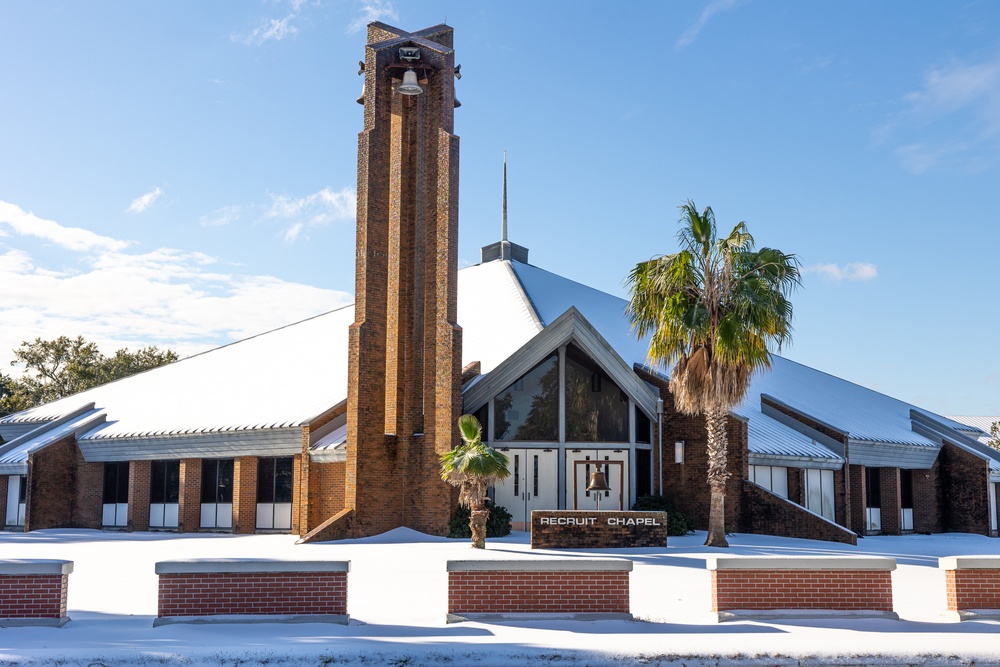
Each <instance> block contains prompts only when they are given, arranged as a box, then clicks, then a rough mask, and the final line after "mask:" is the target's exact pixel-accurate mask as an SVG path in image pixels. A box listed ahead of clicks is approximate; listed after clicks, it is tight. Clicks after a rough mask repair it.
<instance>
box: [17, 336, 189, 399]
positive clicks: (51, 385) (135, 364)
mask: <svg viewBox="0 0 1000 667" xmlns="http://www.w3.org/2000/svg"><path fill="white" fill-rule="evenodd" d="M177 359H178V356H177V353H176V352H174V351H173V350H160V349H159V348H157V347H155V346H150V347H144V348H141V349H139V350H136V351H131V350H129V349H127V348H122V349H120V350H118V351H116V352H115V353H114V355H113V356H110V357H106V356H104V355H103V354H101V351H100V350H99V349H98V347H97V344H96V343H92V342H89V341H87V340H85V339H84V338H83V337H82V336H77V337H76V338H69V337H67V336H60V337H58V338H55V339H53V340H43V339H41V338H36V339H35V340H34V342H30V343H29V342H28V341H25V342H23V343H21V345H20V347H18V348H17V349H16V350H14V361H12V362H11V365H12V366H16V365H18V364H20V365H23V366H24V375H23V376H22V377H20V378H14V377H11V376H8V375H3V374H2V373H0V416H3V415H7V414H11V413H14V412H19V411H21V410H26V409H27V408H30V407H34V406H36V405H42V404H44V403H49V402H51V401H55V400H57V399H60V398H63V397H65V396H71V395H73V394H77V393H79V392H81V391H84V390H85V389H90V388H91V387H96V386H97V385H100V384H104V383H106V382H112V381H114V380H119V379H121V378H123V377H128V376H129V375H134V374H135V373H139V372H142V371H145V370H149V369H151V368H156V367H157V366H162V365H164V364H168V363H170V362H173V361H177Z"/></svg>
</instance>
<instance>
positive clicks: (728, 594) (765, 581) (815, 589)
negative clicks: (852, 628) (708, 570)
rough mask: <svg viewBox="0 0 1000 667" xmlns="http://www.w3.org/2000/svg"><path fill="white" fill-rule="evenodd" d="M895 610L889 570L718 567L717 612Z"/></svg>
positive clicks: (714, 581) (715, 584)
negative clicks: (734, 568)
mask: <svg viewBox="0 0 1000 667" xmlns="http://www.w3.org/2000/svg"><path fill="white" fill-rule="evenodd" d="M740 609H753V610H767V609H830V610H843V611H848V610H854V611H861V610H874V611H885V612H891V611H892V579H891V573H890V572H889V571H881V570H880V571H868V570H742V569H740V570H713V571H712V611H731V610H740Z"/></svg>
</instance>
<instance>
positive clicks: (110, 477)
mask: <svg viewBox="0 0 1000 667" xmlns="http://www.w3.org/2000/svg"><path fill="white" fill-rule="evenodd" d="M125 465H126V468H125V498H124V499H123V498H121V496H120V495H119V493H120V488H121V487H120V483H119V479H118V478H119V476H120V471H121V467H122V466H121V463H119V462H109V463H105V464H104V500H103V502H104V504H106V505H108V504H114V503H126V502H128V467H127V466H128V463H127V462H126V463H125Z"/></svg>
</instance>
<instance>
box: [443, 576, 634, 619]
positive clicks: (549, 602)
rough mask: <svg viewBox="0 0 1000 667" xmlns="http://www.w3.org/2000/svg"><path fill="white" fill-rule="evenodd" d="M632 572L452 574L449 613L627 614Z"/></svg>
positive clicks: (449, 589) (450, 578)
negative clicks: (630, 574) (630, 573)
mask: <svg viewBox="0 0 1000 667" xmlns="http://www.w3.org/2000/svg"><path fill="white" fill-rule="evenodd" d="M629 609H630V607H629V573H628V572H511V571H503V570H499V571H476V572H449V573H448V613H449V614H455V615H462V614H516V613H554V614H579V613H609V614H628V613H629Z"/></svg>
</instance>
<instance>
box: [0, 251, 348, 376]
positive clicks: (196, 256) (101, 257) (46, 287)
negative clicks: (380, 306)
mask: <svg viewBox="0 0 1000 667" xmlns="http://www.w3.org/2000/svg"><path fill="white" fill-rule="evenodd" d="M65 266H66V264H65V262H63V263H61V264H60V267H61V270H60V271H54V270H50V269H49V268H46V267H44V266H41V265H40V264H39V261H38V259H37V258H35V257H32V256H31V255H30V254H29V253H28V252H26V251H24V250H21V249H7V250H6V251H3V252H0V321H2V322H3V323H4V325H3V327H0V368H9V363H10V361H11V360H12V359H13V354H12V350H13V349H15V348H16V347H17V346H18V345H20V343H21V342H22V341H25V340H33V339H35V338H36V337H42V338H54V337H56V336H60V335H67V336H76V335H82V336H84V337H85V338H87V339H88V340H92V341H94V342H96V343H97V344H98V345H99V346H100V347H101V349H102V350H103V351H105V352H106V353H107V352H112V351H114V350H115V349H118V348H120V347H131V348H135V347H142V346H145V345H158V346H160V347H169V348H171V349H175V350H177V351H178V352H180V353H181V354H182V355H188V354H193V353H195V352H199V351H203V350H205V349H209V348H212V347H215V346H217V345H222V344H225V343H228V342H231V341H232V340H238V339H240V338H245V337H247V336H250V335H253V334H257V333H260V332H263V331H267V330H270V329H273V328H275V327H278V326H283V325H286V324H289V323H291V322H295V321H298V320H301V319H304V318H306V317H311V316H313V315H316V314H318V313H320V312H324V311H327V310H332V309H335V308H339V307H341V306H343V305H346V304H348V303H351V302H352V301H353V298H352V297H351V296H350V295H349V294H347V293H345V292H339V291H335V290H328V289H322V288H318V287H313V286H310V285H304V284H301V283H294V282H288V281H285V280H281V279H280V278H276V277H274V276H267V275H247V274H239V273H234V272H233V267H230V266H222V262H220V261H219V260H218V259H217V258H214V257H211V256H208V255H206V254H204V253H199V252H187V251H182V250H177V249H173V248H159V249H156V250H153V251H151V252H146V253H129V252H122V251H120V250H112V249H103V251H102V252H101V253H100V254H98V255H96V256H95V255H87V256H81V258H80V261H79V262H78V263H77V264H75V265H73V266H72V268H70V269H68V270H67V269H65V268H62V267H65ZM5 372H9V371H5Z"/></svg>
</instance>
